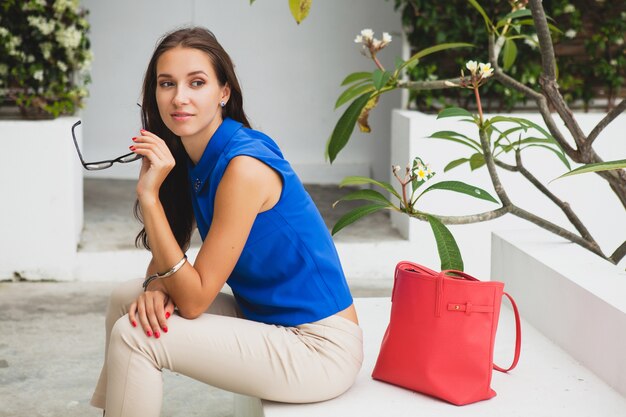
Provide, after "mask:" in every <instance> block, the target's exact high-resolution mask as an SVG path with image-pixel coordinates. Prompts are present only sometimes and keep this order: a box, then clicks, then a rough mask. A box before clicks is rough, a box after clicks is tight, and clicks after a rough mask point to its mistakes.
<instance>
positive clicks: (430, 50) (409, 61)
mask: <svg viewBox="0 0 626 417" xmlns="http://www.w3.org/2000/svg"><path fill="white" fill-rule="evenodd" d="M473 47H474V45H472V44H471V43H464V42H454V43H442V44H439V45H435V46H431V47H429V48H426V49H422V50H421V51H419V52H417V53H416V54H415V55H413V56H412V57H411V58H409V59H407V60H406V61H404V64H402V65H401V66H400V68H399V69H402V68H404V67H407V66H408V67H410V66H412V65H415V64H416V63H417V61H418V60H420V59H422V58H424V57H425V56H427V55H430V54H433V53H435V52H439V51H444V50H446V49H453V48H473Z"/></svg>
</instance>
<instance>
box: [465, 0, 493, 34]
mask: <svg viewBox="0 0 626 417" xmlns="http://www.w3.org/2000/svg"><path fill="white" fill-rule="evenodd" d="M467 1H468V2H469V4H471V5H472V6H474V8H475V9H476V10H478V13H480V14H481V15H482V17H483V19H484V20H485V26H487V32H491V31H492V28H493V22H492V21H491V19H489V16H487V13H486V12H485V9H483V8H482V7H481V5H480V4H478V2H477V1H476V0H467Z"/></svg>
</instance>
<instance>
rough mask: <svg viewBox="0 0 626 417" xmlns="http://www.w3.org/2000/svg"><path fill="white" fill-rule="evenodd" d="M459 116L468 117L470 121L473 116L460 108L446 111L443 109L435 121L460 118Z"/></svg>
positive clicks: (450, 108) (451, 108) (449, 108)
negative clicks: (445, 118)
mask: <svg viewBox="0 0 626 417" xmlns="http://www.w3.org/2000/svg"><path fill="white" fill-rule="evenodd" d="M460 116H469V117H471V118H472V119H473V118H474V115H473V114H472V113H470V112H469V111H467V110H465V109H463V108H461V107H448V108H447V109H443V110H441V111H440V112H439V114H438V115H437V119H443V118H444V117H460Z"/></svg>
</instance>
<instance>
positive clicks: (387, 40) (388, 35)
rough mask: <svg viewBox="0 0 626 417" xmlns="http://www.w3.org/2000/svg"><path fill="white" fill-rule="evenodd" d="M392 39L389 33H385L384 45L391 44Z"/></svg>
mask: <svg viewBox="0 0 626 417" xmlns="http://www.w3.org/2000/svg"><path fill="white" fill-rule="evenodd" d="M391 39H392V37H391V35H390V34H388V33H387V32H383V44H384V45H387V44H388V43H390V42H391Z"/></svg>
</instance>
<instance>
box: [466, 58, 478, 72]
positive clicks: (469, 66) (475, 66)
mask: <svg viewBox="0 0 626 417" xmlns="http://www.w3.org/2000/svg"><path fill="white" fill-rule="evenodd" d="M465 67H466V68H467V69H468V70H470V72H471V73H472V74H476V70H477V69H478V62H476V61H467V64H465Z"/></svg>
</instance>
